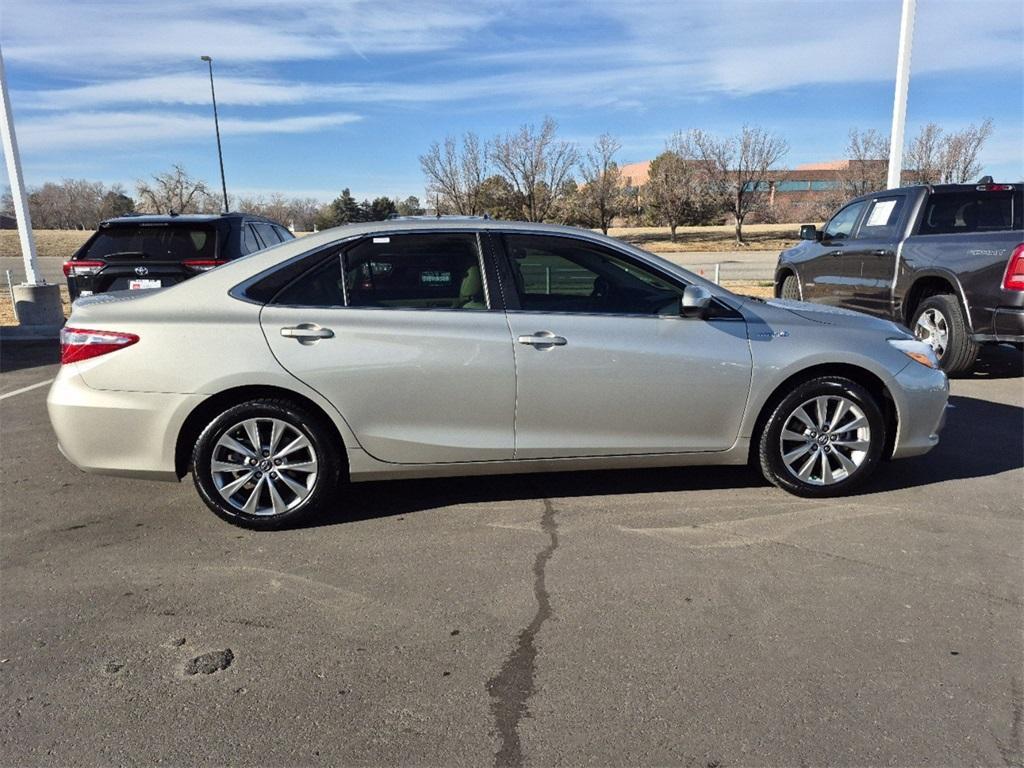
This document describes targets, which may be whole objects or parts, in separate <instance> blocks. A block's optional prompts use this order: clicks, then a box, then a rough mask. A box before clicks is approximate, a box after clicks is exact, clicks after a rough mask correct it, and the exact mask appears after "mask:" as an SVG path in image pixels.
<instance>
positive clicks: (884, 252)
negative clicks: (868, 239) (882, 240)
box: [871, 248, 892, 256]
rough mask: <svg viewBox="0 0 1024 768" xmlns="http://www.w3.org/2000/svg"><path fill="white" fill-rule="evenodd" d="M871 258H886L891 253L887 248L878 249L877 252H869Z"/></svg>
mask: <svg viewBox="0 0 1024 768" xmlns="http://www.w3.org/2000/svg"><path fill="white" fill-rule="evenodd" d="M871 253H872V255H873V256H888V255H889V254H890V253H892V251H890V250H889V249H887V248H879V249H878V250H877V251H872V252H871Z"/></svg>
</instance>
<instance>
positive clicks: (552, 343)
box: [516, 331, 568, 349]
mask: <svg viewBox="0 0 1024 768" xmlns="http://www.w3.org/2000/svg"><path fill="white" fill-rule="evenodd" d="M516 341H518V342H519V343H520V344H529V345H530V346H532V347H535V348H537V349H550V348H551V347H564V346H565V345H566V344H567V343H568V342H567V341H566V340H565V337H564V336H556V335H555V334H553V333H552V332H551V331H537V332H536V333H534V334H533V335H532V336H520V337H519V338H518V339H516Z"/></svg>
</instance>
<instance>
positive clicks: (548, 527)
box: [487, 499, 558, 768]
mask: <svg viewBox="0 0 1024 768" xmlns="http://www.w3.org/2000/svg"><path fill="white" fill-rule="evenodd" d="M540 526H541V530H543V531H544V532H545V533H546V534H547V535H548V544H547V546H545V547H544V548H543V549H542V550H541V551H540V552H538V553H537V557H536V559H535V560H534V561H533V595H534V597H535V598H536V600H537V612H536V613H535V614H534V616H533V620H532V621H530V623H529V624H527V625H526V628H525V629H523V631H522V632H520V633H519V638H518V641H517V642H516V647H515V650H514V651H512V653H511V654H509V656H508V658H507V659H505V663H504V664H502V666H501V671H500V672H499V673H498V674H497V675H495V676H494V677H492V678H491V679H490V680H488V681H487V692H488V693H489V694H490V696H491V713H492V714H493V715H494V722H495V726H496V727H497V730H498V734H499V735H500V736H501V748H500V749H499V750H498V752H497V753H496V754H495V756H494V764H495V765H496V766H499V768H502V767H503V766H521V765H522V764H523V751H522V745H521V744H520V741H519V722H520V721H521V720H522V719H523V718H524V717H529V709H528V708H527V706H526V702H527V700H528V699H529V698H530V697H531V696H532V695H533V693H534V690H535V688H534V675H535V673H536V668H537V663H536V662H537V645H536V642H535V641H536V637H537V633H538V632H539V631H540V628H541V626H542V625H543V624H544V622H545V621H547V620H548V619H549V618H551V598H550V596H549V595H548V589H547V584H546V583H545V578H544V577H545V570H546V569H547V565H548V561H549V560H551V556H552V555H554V554H555V550H556V549H558V523H557V522H555V508H554V506H553V505H552V503H551V500H550V499H544V516H543V517H542V518H541V523H540Z"/></svg>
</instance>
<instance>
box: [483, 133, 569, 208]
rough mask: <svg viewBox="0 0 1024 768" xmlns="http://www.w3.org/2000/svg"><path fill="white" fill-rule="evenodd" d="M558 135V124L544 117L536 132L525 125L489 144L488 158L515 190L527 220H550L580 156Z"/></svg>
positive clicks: (564, 192) (563, 194)
mask: <svg viewBox="0 0 1024 768" xmlns="http://www.w3.org/2000/svg"><path fill="white" fill-rule="evenodd" d="M557 132H558V124H557V123H556V122H555V121H554V120H553V119H552V118H550V117H545V118H544V123H543V124H542V125H541V128H540V130H539V131H538V130H537V129H536V128H535V127H534V126H533V125H524V126H522V127H521V128H520V129H519V130H518V131H517V132H515V133H511V134H506V135H505V136H500V137H498V138H496V139H495V140H494V142H493V143H492V144H491V147H490V153H489V154H490V158H491V160H492V161H493V162H494V165H495V166H496V168H497V170H498V172H499V173H500V174H501V176H503V177H504V179H505V180H506V181H507V182H508V183H509V184H510V185H511V186H512V188H513V189H514V190H515V191H516V194H517V196H518V198H519V199H520V200H521V202H522V217H523V218H524V219H526V220H527V221H544V220H546V219H547V218H549V216H550V215H551V214H552V212H553V211H554V210H555V209H556V206H557V205H558V203H559V202H560V200H561V199H562V198H563V197H564V196H565V194H566V182H568V181H570V180H571V178H572V177H571V173H572V169H573V166H575V165H576V163H577V160H578V157H579V155H578V153H577V151H576V148H575V147H574V146H573V145H572V144H571V143H569V142H567V141H559V140H558V139H557V138H556V135H555V134H556V133H557Z"/></svg>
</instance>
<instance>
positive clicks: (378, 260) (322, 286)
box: [273, 233, 488, 310]
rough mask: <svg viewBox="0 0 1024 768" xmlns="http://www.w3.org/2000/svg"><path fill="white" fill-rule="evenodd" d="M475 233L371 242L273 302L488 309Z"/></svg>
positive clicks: (321, 266) (332, 259)
mask: <svg viewBox="0 0 1024 768" xmlns="http://www.w3.org/2000/svg"><path fill="white" fill-rule="evenodd" d="M481 266H482V265H481V259H480V249H479V243H478V239H477V236H476V234H475V233H438V234H408V235H404V234H400V235H379V236H376V237H367V238H364V239H362V240H359V241H357V242H356V243H354V244H352V245H349V246H345V247H343V248H341V249H339V250H338V251H336V252H334V253H332V254H331V255H329V256H327V257H326V258H325V259H324V260H323V261H321V262H320V263H318V264H317V266H315V267H313V268H312V269H310V270H308V271H306V272H305V273H303V274H302V275H301V276H300V277H298V278H297V279H295V280H294V281H293V282H291V284H289V285H288V286H287V287H286V288H285V289H284V290H282V291H281V292H280V293H279V294H277V296H276V297H275V298H274V300H273V303H274V304H279V305H287V306H303V307H342V306H348V307H378V308H382V309H461V310H474V309H475V310H484V309H487V308H488V302H487V291H486V287H485V278H484V276H483V272H482V269H481Z"/></svg>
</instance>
